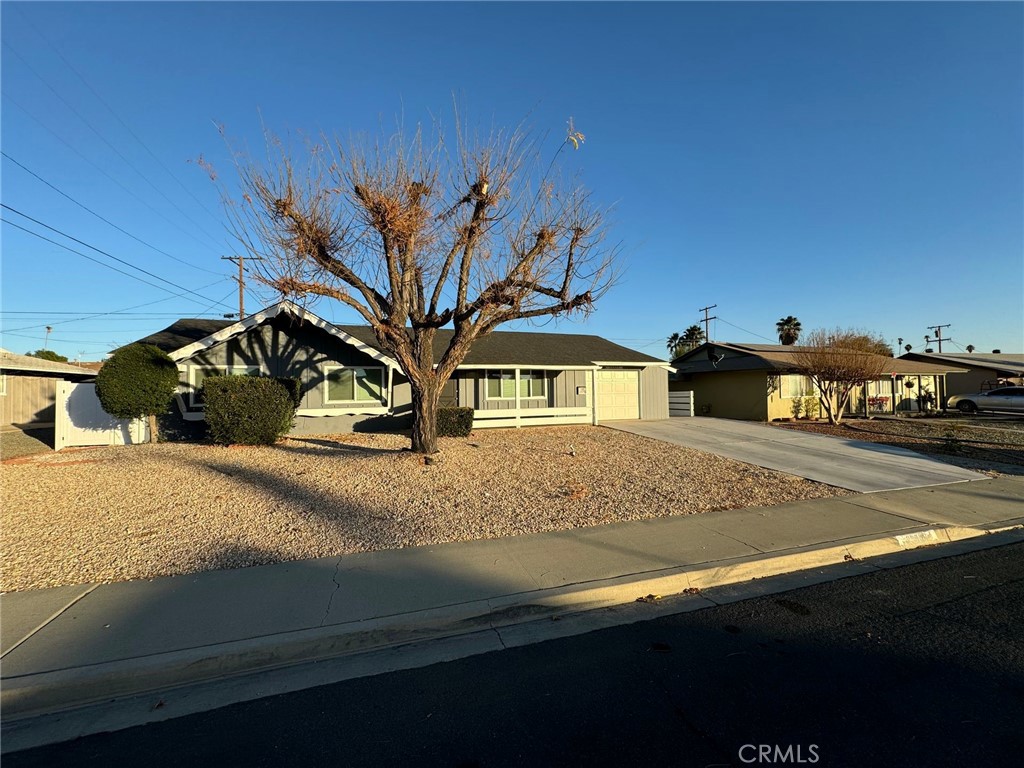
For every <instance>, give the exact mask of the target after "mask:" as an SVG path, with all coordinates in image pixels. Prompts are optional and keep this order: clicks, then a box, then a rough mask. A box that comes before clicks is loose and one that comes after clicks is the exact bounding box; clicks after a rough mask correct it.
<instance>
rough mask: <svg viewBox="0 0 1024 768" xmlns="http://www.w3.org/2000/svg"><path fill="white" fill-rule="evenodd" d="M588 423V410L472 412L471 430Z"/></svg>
mask: <svg viewBox="0 0 1024 768" xmlns="http://www.w3.org/2000/svg"><path fill="white" fill-rule="evenodd" d="M589 423H590V409H589V408H524V409H516V410H505V411H499V410H494V411H474V412H473V429H490V428H494V427H520V426H524V427H529V426H536V425H559V424H589Z"/></svg>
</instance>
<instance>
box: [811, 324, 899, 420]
mask: <svg viewBox="0 0 1024 768" xmlns="http://www.w3.org/2000/svg"><path fill="white" fill-rule="evenodd" d="M882 348H887V347H885V342H884V341H883V340H881V339H880V338H877V337H874V336H871V335H870V334H867V333H864V332H863V331H855V330H843V329H840V328H836V329H835V330H816V331H812V332H811V333H809V334H808V335H807V336H806V337H805V338H804V343H803V344H801V345H800V346H796V347H794V348H793V352H794V354H793V360H794V362H795V364H796V368H797V371H798V372H799V373H801V374H803V375H804V376H807V377H808V378H810V379H811V381H813V382H814V386H815V388H816V389H817V390H818V395H819V399H820V400H821V407H822V408H823V409H824V411H825V415H826V416H827V417H828V422H829V424H838V423H839V422H840V421H841V420H842V418H843V411H844V410H845V409H846V405H847V403H848V402H849V401H850V395H851V394H852V393H853V390H854V389H855V388H856V387H858V386H865V385H866V384H867V382H869V381H872V380H874V379H878V378H880V377H881V376H882V375H883V374H884V373H885V372H886V371H887V370H888V369H889V367H890V365H891V363H892V358H891V356H886V355H882V354H879V350H880V349H882Z"/></svg>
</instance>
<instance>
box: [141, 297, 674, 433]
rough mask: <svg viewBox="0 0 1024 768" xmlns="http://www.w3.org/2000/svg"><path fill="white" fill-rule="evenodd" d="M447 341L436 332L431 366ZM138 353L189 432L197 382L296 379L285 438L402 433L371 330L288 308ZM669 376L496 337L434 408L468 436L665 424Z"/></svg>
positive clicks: (635, 357)
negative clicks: (170, 383)
mask: <svg viewBox="0 0 1024 768" xmlns="http://www.w3.org/2000/svg"><path fill="white" fill-rule="evenodd" d="M452 333H453V332H452V331H451V330H450V329H447V330H446V329H441V330H439V331H438V333H437V336H436V340H435V345H434V346H435V362H436V361H437V360H438V359H440V356H441V353H442V352H443V351H444V349H445V347H446V346H447V344H448V341H449V339H450V338H451V334H452ZM139 341H140V342H142V343H146V344H153V345H155V346H157V347H159V348H161V349H163V350H164V351H165V352H167V353H168V354H169V355H170V356H171V358H172V359H173V360H174V361H175V362H176V363H177V365H178V370H179V371H180V374H181V379H180V385H179V388H178V393H177V395H176V401H177V412H178V415H180V417H181V419H183V420H184V421H186V422H197V421H201V420H202V419H203V403H202V399H201V392H200V388H201V387H202V383H203V379H204V378H205V377H207V376H210V375H212V374H225V373H229V374H249V375H267V376H289V377H295V378H298V379H299V380H300V382H301V395H302V398H301V402H300V404H299V407H298V409H297V411H296V424H295V427H294V428H293V430H292V432H293V434H296V433H298V434H316V433H320V434H324V433H340V432H351V431H354V430H358V431H364V430H370V429H378V428H379V429H387V428H401V427H402V426H404V425H406V424H409V423H411V403H412V393H411V389H410V386H409V382H408V380H407V379H406V377H405V376H404V374H403V373H402V371H401V368H400V366H399V365H398V363H397V362H396V361H395V360H394V359H392V358H391V357H390V356H389V355H388V354H387V352H386V351H385V350H383V349H382V348H381V347H380V345H379V343H378V341H377V339H376V337H375V335H374V333H373V331H372V329H371V328H370V327H369V326H361V325H335V324H333V323H330V322H327V321H326V320H323V319H322V318H319V317H317V316H316V315H315V314H313V313H312V312H310V311H309V310H307V309H304V308H302V307H299V306H296V305H295V304H293V303H292V302H289V301H282V302H280V303H278V304H275V305H273V306H271V307H269V308H267V309H264V310H263V311H261V312H258V313H256V314H254V315H250V316H249V317H246V318H245V319H244V320H240V321H234V322H233V321H224V320H205V319H183V320H178V321H177V322H175V323H174V324H172V325H171V326H169V327H167V328H165V329H164V330H162V331H159V332H157V333H154V334H152V335H150V336H147V337H145V338H143V339H139ZM670 370H671V369H670V368H669V366H668V365H667V363H666V362H665V361H663V360H658V359H657V358H654V357H650V356H649V355H644V354H641V353H640V352H636V351H634V350H631V349H627V348H625V347H621V346H619V345H618V344H614V343H612V342H610V341H607V340H606V339H602V338H600V337H598V336H585V335H577V334H565V333H533V332H514V331H495V332H493V333H491V334H489V335H487V336H485V337H483V338H482V339H479V340H477V341H476V342H475V343H474V344H473V346H472V348H471V350H470V352H469V354H468V355H467V357H466V359H465V361H464V362H463V363H462V365H460V366H459V368H458V369H457V370H456V372H455V374H454V375H453V376H452V377H451V379H450V380H449V381H448V383H447V384H446V385H445V387H444V389H443V392H442V398H441V403H442V405H451V406H455V405H457V406H464V407H469V408H473V409H474V411H475V418H474V426H475V427H477V428H480V427H507V426H526V425H534V424H540V425H551V424H598V423H600V422H604V421H610V420H615V419H664V418H667V417H668V372H669V371H670Z"/></svg>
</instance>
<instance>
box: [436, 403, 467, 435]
mask: <svg viewBox="0 0 1024 768" xmlns="http://www.w3.org/2000/svg"><path fill="white" fill-rule="evenodd" d="M472 431H473V409H472V408H453V407H450V406H443V407H440V408H438V409H437V436H438V437H469V433H470V432H472Z"/></svg>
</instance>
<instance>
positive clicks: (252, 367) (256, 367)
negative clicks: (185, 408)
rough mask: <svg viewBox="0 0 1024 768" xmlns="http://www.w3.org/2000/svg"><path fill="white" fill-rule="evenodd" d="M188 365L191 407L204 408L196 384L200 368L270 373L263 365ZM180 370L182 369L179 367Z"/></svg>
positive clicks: (246, 372)
mask: <svg viewBox="0 0 1024 768" xmlns="http://www.w3.org/2000/svg"><path fill="white" fill-rule="evenodd" d="M187 365H188V389H187V392H188V403H189V407H190V408H202V407H203V404H202V403H197V402H196V394H197V393H198V392H199V388H198V387H197V386H196V377H195V372H196V370H198V369H202V368H206V369H211V368H213V369H216V370H224V371H233V370H234V369H236V368H244V369H245V373H241V374H239V373H228V374H227V375H228V376H252V375H253V374H252V371H256V372H257V373H259V374H260V375H267V376H269V375H270V372H269V371H268V370H267V369H265V368H263V366H261V365H228V364H227V363H223V364H220V363H187ZM179 370H180V369H179Z"/></svg>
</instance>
